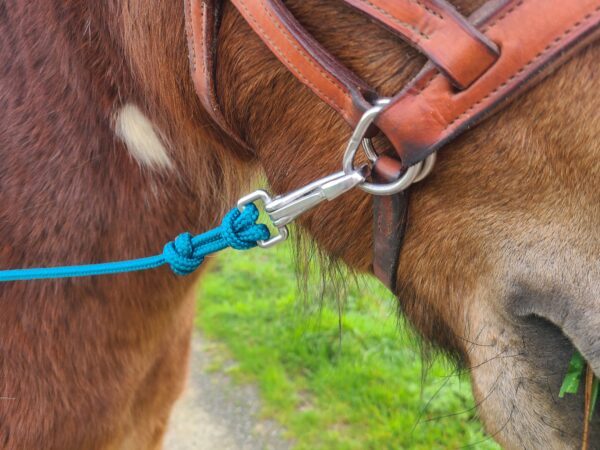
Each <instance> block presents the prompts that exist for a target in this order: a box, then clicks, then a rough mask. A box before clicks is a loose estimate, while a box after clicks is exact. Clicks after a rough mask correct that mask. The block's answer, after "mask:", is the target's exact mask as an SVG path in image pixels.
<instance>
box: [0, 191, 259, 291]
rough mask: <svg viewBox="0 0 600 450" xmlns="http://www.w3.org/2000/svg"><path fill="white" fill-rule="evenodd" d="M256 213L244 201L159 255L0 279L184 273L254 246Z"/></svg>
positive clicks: (0, 274)
mask: <svg viewBox="0 0 600 450" xmlns="http://www.w3.org/2000/svg"><path fill="white" fill-rule="evenodd" d="M258 214H259V213H258V209H257V208H256V206H255V205H254V204H252V203H250V204H248V205H246V206H245V207H244V210H243V211H240V210H239V209H238V208H234V209H232V210H231V211H229V212H228V213H227V215H226V216H225V217H224V218H223V221H222V222H221V225H220V226H219V227H217V228H215V229H212V230H210V231H207V232H206V233H202V234H199V235H197V236H192V235H191V234H190V233H182V234H180V235H179V236H177V238H176V239H175V240H174V241H171V242H168V243H167V245H165V247H164V249H163V252H162V254H160V255H155V256H150V257H147V258H140V259H133V260H128V261H116V262H107V263H100V264H87V265H77V266H63V267H43V268H31V269H14V270H0V282H4V281H17V280H40V279H48V278H67V277H87V276H93V275H107V274H112V273H123V272H134V271H138V270H148V269H153V268H155V267H159V266H162V265H164V264H168V265H169V266H170V267H171V270H173V272H175V273H176V274H177V275H188V274H190V273H192V272H193V271H194V270H196V269H197V268H198V266H200V264H202V262H203V261H204V257H205V256H206V255H210V254H211V253H216V252H218V251H220V250H223V249H226V248H228V247H231V248H234V249H236V250H248V249H251V248H253V247H256V245H257V242H258V241H265V240H267V239H269V237H270V232H269V230H268V228H267V227H266V225H263V224H257V223H256V221H257V220H258Z"/></svg>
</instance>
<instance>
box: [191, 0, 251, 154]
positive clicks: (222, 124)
mask: <svg viewBox="0 0 600 450" xmlns="http://www.w3.org/2000/svg"><path fill="white" fill-rule="evenodd" d="M184 1H185V8H184V9H185V26H186V36H187V41H188V52H189V59H190V71H191V74H192V80H193V82H194V87H195V88H196V93H197V94H198V98H199V99H200V102H201V104H202V106H203V107H204V109H205V110H206V112H208V114H209V115H210V116H211V118H212V120H213V121H214V122H215V124H216V125H217V126H218V127H219V128H220V129H221V130H223V131H224V132H225V134H226V136H227V139H228V140H229V141H230V142H228V144H229V145H231V146H233V147H234V149H237V150H240V151H241V152H242V154H243V155H246V156H252V155H254V154H255V152H254V150H253V149H252V148H251V147H250V146H248V144H246V142H245V141H244V140H243V139H242V138H241V137H239V135H238V134H237V133H236V132H234V131H233V129H232V128H231V126H230V125H229V123H228V122H227V120H226V119H225V116H224V115H223V112H222V110H221V107H220V105H219V101H218V100H217V96H216V84H215V83H216V82H215V63H216V58H217V52H216V51H217V42H216V39H217V34H218V22H219V17H220V4H221V2H220V1H219V0H184ZM238 153H239V152H238Z"/></svg>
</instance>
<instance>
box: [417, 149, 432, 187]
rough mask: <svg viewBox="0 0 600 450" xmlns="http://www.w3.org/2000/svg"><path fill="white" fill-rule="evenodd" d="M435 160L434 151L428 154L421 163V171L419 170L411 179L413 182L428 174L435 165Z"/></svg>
mask: <svg viewBox="0 0 600 450" xmlns="http://www.w3.org/2000/svg"><path fill="white" fill-rule="evenodd" d="M436 160H437V153H435V152H434V153H432V154H431V155H429V156H428V157H427V158H425V162H424V163H423V167H422V168H421V172H419V175H417V176H416V177H415V179H414V180H413V183H418V182H419V181H421V180H423V179H424V178H425V177H427V175H429V174H430V173H431V170H432V169H433V166H435V161H436Z"/></svg>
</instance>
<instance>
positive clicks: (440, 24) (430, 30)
mask: <svg viewBox="0 0 600 450" xmlns="http://www.w3.org/2000/svg"><path fill="white" fill-rule="evenodd" d="M344 1H345V2H346V3H347V4H349V5H351V6H353V7H355V8H357V9H358V10H360V11H362V12H364V13H365V14H367V15H368V16H370V17H372V18H374V19H376V20H378V21H379V22H381V23H382V24H384V25H385V26H387V27H388V28H389V29H390V30H391V31H393V32H394V33H396V34H398V35H400V36H401V37H403V38H405V39H406V40H407V41H408V42H409V43H411V44H412V45H413V46H415V47H416V48H418V49H419V50H420V51H421V52H422V53H424V54H425V55H426V56H427V57H428V58H429V60H431V61H432V62H433V63H434V64H435V65H436V66H437V67H438V69H440V70H441V71H442V72H444V74H445V75H447V76H448V77H449V78H450V81H451V82H452V83H453V84H454V85H455V86H456V87H458V88H459V89H465V88H467V87H468V86H470V85H471V84H472V83H473V82H474V81H475V80H476V79H477V78H479V77H480V76H481V75H482V74H483V73H484V72H485V71H486V70H487V69H488V68H489V67H490V66H491V65H492V64H493V63H494V62H495V61H496V59H498V48H497V46H496V45H495V44H494V43H493V42H491V41H490V40H489V39H488V38H487V37H486V36H485V35H483V34H482V33H481V32H479V31H478V30H477V28H475V27H474V26H473V25H471V24H470V23H469V22H468V21H467V20H466V19H465V18H464V17H463V16H461V15H460V14H458V13H457V12H456V10H455V9H454V7H452V5H450V4H449V3H448V2H446V1H445V0H437V1H431V0H344Z"/></svg>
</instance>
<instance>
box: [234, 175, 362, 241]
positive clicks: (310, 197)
mask: <svg viewBox="0 0 600 450" xmlns="http://www.w3.org/2000/svg"><path fill="white" fill-rule="evenodd" d="M364 181H365V176H364V175H363V174H362V170H354V171H353V172H351V173H345V172H337V173H334V174H332V175H329V176H327V177H324V178H321V179H319V180H316V181H313V182H312V183H310V184H307V185H306V186H304V187H302V188H300V189H297V190H295V191H292V192H290V193H289V194H286V195H280V196H277V197H275V198H271V196H270V195H269V194H268V193H267V192H265V191H263V190H258V191H254V192H253V193H251V194H248V195H246V196H244V197H242V198H241V199H239V201H238V208H239V209H240V210H243V209H244V207H245V206H246V205H247V204H249V203H254V202H255V201H257V200H261V201H262V202H263V203H264V204H265V211H266V212H267V214H268V215H269V218H270V219H271V222H272V223H273V225H275V227H276V228H277V230H278V231H279V234H278V235H276V236H275V237H273V238H271V239H269V240H267V241H258V246H259V247H262V248H268V247H272V246H273V245H275V244H278V243H279V242H282V241H285V240H286V239H287V237H288V235H289V231H288V228H287V225H288V224H289V223H291V222H293V221H294V220H295V219H296V217H298V216H299V215H300V214H302V213H304V212H306V211H308V210H309V209H312V208H314V207H315V206H316V205H318V204H319V203H321V202H323V201H325V200H333V199H334V198H336V197H338V196H340V195H342V194H343V193H344V192H347V191H349V190H351V189H353V188H354V187H356V186H359V185H360V184H361V183H363V182H364Z"/></svg>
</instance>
